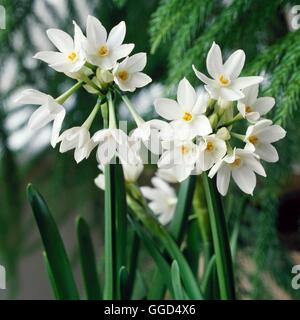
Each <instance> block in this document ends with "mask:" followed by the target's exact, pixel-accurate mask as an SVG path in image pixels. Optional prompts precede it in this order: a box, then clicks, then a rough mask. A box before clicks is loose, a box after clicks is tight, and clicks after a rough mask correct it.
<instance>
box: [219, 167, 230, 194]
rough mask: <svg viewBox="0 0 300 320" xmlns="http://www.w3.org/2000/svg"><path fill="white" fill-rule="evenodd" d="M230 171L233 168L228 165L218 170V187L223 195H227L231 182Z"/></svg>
mask: <svg viewBox="0 0 300 320" xmlns="http://www.w3.org/2000/svg"><path fill="white" fill-rule="evenodd" d="M230 173H231V170H230V169H229V167H228V166H227V165H223V166H222V167H221V168H220V169H219V171H218V175H217V188H218V191H219V192H220V193H221V195H222V196H225V195H226V193H227V191H228V187H229V182H230Z"/></svg>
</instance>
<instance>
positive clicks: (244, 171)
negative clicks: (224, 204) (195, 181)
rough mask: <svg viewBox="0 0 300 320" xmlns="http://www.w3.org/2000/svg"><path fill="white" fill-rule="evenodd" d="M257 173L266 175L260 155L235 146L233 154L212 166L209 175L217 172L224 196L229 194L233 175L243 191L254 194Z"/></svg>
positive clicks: (211, 175)
mask: <svg viewBox="0 0 300 320" xmlns="http://www.w3.org/2000/svg"><path fill="white" fill-rule="evenodd" d="M255 173H257V174H259V175H261V176H263V177H265V176H266V173H265V170H264V168H263V166H262V165H261V163H260V162H259V160H258V157H257V156H256V155H255V154H254V153H253V152H251V151H248V150H244V149H236V148H235V149H234V150H233V153H232V154H231V155H227V156H225V157H224V158H223V159H222V160H220V161H218V162H217V163H216V164H215V165H214V166H213V167H212V168H211V170H210V172H209V177H210V178H213V177H214V176H215V174H217V188H218V190H219V192H220V193H221V194H222V195H223V196H225V195H226V194H227V191H228V187H229V182H230V177H231V176H232V178H233V180H234V181H235V183H236V184H237V186H238V187H239V188H240V189H241V190H242V191H243V192H245V193H247V194H251V195H252V194H253V190H254V188H255V186H256V175H255Z"/></svg>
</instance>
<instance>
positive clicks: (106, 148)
mask: <svg viewBox="0 0 300 320" xmlns="http://www.w3.org/2000/svg"><path fill="white" fill-rule="evenodd" d="M92 140H93V142H94V143H95V144H97V145H98V148H97V160H98V162H99V163H100V164H101V165H106V164H109V163H110V162H111V161H112V160H113V159H114V158H115V157H116V156H118V157H119V158H121V159H123V161H124V162H126V163H130V164H135V163H136V162H137V160H136V159H137V158H136V153H135V151H134V150H133V149H132V148H130V145H129V142H128V136H127V135H126V134H125V133H124V132H123V131H122V130H120V129H102V130H99V131H97V132H96V133H95V134H94V135H93V137H92Z"/></svg>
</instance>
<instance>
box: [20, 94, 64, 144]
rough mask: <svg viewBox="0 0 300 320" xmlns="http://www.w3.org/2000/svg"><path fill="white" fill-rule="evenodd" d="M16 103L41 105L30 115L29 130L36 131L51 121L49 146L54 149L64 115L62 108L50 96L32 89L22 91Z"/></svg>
mask: <svg viewBox="0 0 300 320" xmlns="http://www.w3.org/2000/svg"><path fill="white" fill-rule="evenodd" d="M16 102H17V103H21V104H34V105H41V106H40V107H39V108H38V109H37V110H36V111H35V112H34V113H33V114H32V115H31V117H30V119H29V121H28V126H29V128H30V129H31V130H38V129H41V128H42V127H44V126H46V125H47V124H48V123H49V122H51V121H53V127H52V135H51V145H52V147H53V148H54V147H55V145H56V143H57V139H58V137H59V132H60V130H61V126H62V123H63V120H64V118H65V115H66V110H65V109H64V107H63V106H62V105H60V104H59V103H57V102H56V101H55V99H54V98H53V97H51V96H50V95H48V94H45V93H43V92H40V91H38V90H33V89H28V90H25V91H23V92H22V93H21V94H20V96H19V97H18V98H17V100H16Z"/></svg>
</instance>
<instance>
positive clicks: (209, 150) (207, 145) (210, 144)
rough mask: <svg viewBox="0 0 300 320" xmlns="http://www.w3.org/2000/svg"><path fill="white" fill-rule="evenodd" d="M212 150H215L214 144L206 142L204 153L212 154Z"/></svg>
mask: <svg viewBox="0 0 300 320" xmlns="http://www.w3.org/2000/svg"><path fill="white" fill-rule="evenodd" d="M214 149H215V146H214V144H213V143H212V142H211V141H208V142H207V144H206V151H208V152H212V151H214Z"/></svg>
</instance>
